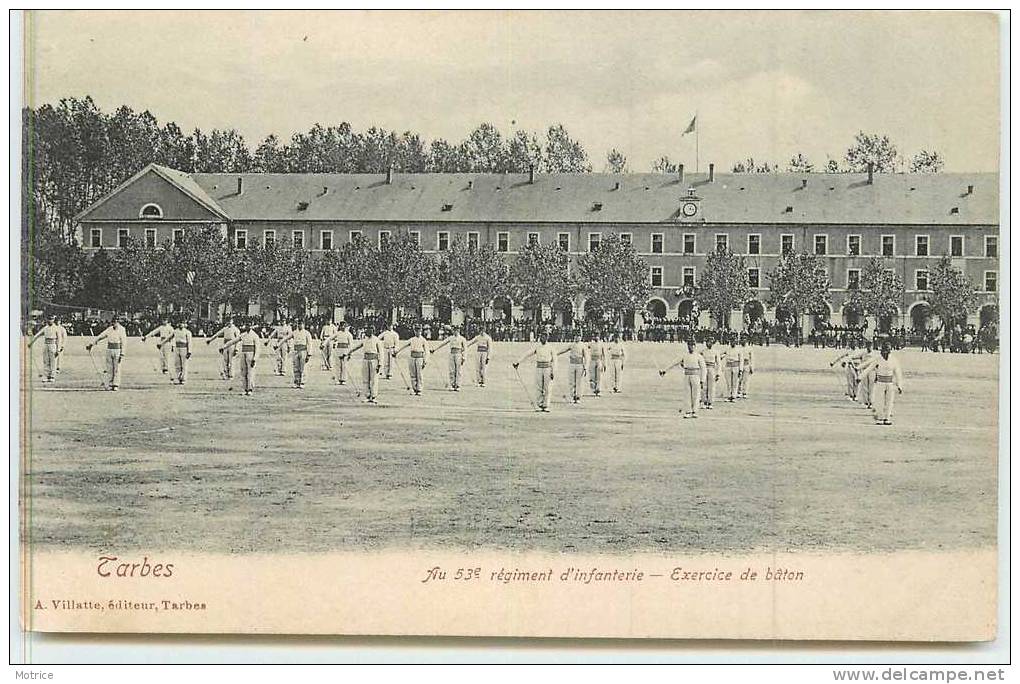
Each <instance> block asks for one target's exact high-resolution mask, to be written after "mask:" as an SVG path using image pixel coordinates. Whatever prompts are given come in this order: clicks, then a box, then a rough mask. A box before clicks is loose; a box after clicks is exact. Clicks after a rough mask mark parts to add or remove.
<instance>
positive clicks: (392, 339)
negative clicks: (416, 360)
mask: <svg viewBox="0 0 1020 684" xmlns="http://www.w3.org/2000/svg"><path fill="white" fill-rule="evenodd" d="M379 341H380V342H382V345H383V362H382V369H383V373H384V374H385V375H386V379H387V380H389V379H390V378H392V377H393V357H394V356H396V351H397V345H398V344H400V334H399V333H398V332H397V331H396V330H394V329H393V323H390V324H388V325H387V326H386V329H385V330H383V331H382V334H381V335H379Z"/></svg>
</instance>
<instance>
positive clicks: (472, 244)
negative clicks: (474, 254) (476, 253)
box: [468, 231, 478, 249]
mask: <svg viewBox="0 0 1020 684" xmlns="http://www.w3.org/2000/svg"><path fill="white" fill-rule="evenodd" d="M468 249H478V233H477V232H475V231H471V232H469V233H468Z"/></svg>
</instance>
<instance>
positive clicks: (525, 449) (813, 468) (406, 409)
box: [22, 338, 1000, 554]
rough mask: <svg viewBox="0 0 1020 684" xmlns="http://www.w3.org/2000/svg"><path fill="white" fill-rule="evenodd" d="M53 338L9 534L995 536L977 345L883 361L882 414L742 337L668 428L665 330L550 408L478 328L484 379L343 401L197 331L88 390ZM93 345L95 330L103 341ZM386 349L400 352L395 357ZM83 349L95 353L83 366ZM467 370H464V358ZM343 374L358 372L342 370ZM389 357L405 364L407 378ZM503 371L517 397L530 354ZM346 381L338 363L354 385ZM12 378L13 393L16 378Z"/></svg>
mask: <svg viewBox="0 0 1020 684" xmlns="http://www.w3.org/2000/svg"><path fill="white" fill-rule="evenodd" d="M84 344H85V340H82V339H81V338H69V339H68V341H67V346H66V352H65V355H64V359H63V372H62V373H61V374H60V375H59V376H58V379H57V382H56V383H53V384H43V383H42V382H41V378H40V377H38V375H39V373H40V372H41V369H42V361H41V354H42V344H39V345H36V348H35V349H34V350H33V352H34V362H33V363H31V364H29V363H28V362H27V360H26V362H25V364H23V366H22V372H23V383H24V384H23V392H22V401H23V402H26V404H27V406H28V408H29V411H28V414H27V416H26V421H24V422H23V424H22V429H23V430H24V429H25V428H27V429H28V434H29V435H30V440H31V446H30V448H29V449H27V450H26V451H24V452H23V457H24V459H25V460H24V462H23V464H22V487H23V490H24V496H23V502H24V509H23V512H22V515H23V520H22V530H23V535H29V536H30V542H31V543H32V544H33V545H35V546H42V547H46V548H53V549H72V548H73V549H91V550H94V551H96V552H111V551H126V550H148V551H152V550H161V549H180V550H188V551H208V552H226V553H240V554H247V553H263V552H281V551H288V552H302V551H315V552H320V551H335V550H345V549H369V550H371V549H379V550H382V549H393V548H396V549H400V548H445V549H454V550H456V549H469V550H482V549H511V550H520V551H526V550H536V551H546V552H566V553H573V552H576V553H614V552H616V553H629V552H636V551H640V552H653V553H654V552H657V551H662V552H702V551H703V552H722V551H736V550H739V551H770V550H771V551H789V550H800V551H811V550H829V549H831V550H853V551H865V552H873V551H886V550H899V549H925V550H932V551H937V550H941V549H945V550H949V549H960V548H976V547H982V546H990V545H992V544H994V543H995V531H996V507H997V504H996V482H997V477H996V467H997V466H996V443H997V433H998V428H997V421H998V417H997V393H998V383H997V371H998V363H999V360H1000V357H999V356H998V355H977V354H969V355H956V354H945V353H942V354H932V353H921V352H920V351H917V350H907V351H902V352H896V353H895V354H896V356H897V357H898V358H899V359H900V362H901V363H902V366H903V369H904V378H905V389H904V394H903V395H901V396H899V397H897V401H896V406H895V412H894V416H893V420H894V424H893V425H892V426H877V425H875V424H874V422H873V420H872V418H871V415H870V413H869V412H868V411H867V410H865V409H864V408H863V407H862V406H860V405H859V404H856V403H853V402H850V401H848V400H847V399H846V398H845V397H844V396H843V389H844V382H843V375H842V371H841V369H840V368H839V366H838V365H837V367H836V368H834V369H830V368H829V361H831V360H832V359H834V358H835V357H836V356H837V355H838V354H839V353H840V352H838V351H835V350H831V349H830V350H818V349H813V348H809V347H803V348H799V349H791V348H787V347H783V346H772V347H754V348H753V349H754V354H755V373H754V375H753V376H752V378H751V385H750V398H748V399H747V400H743V401H738V402H736V403H727V402H725V401H721V400H717V401H716V404H715V409H714V410H712V411H701V412H699V417H698V418H697V419H694V420H684V419H682V417H681V415H680V414H679V413H678V409H679V408H680V401H681V400H680V380H681V377H682V376H681V375H678V374H677V371H675V370H674V371H673V372H672V373H671V374H669V375H667V376H666V377H665V378H660V377H659V375H658V373H657V372H656V369H657V368H662V367H665V366H666V365H667V364H668V363H669V362H671V361H672V360H673V359H674V358H675V356H676V354H677V353H679V351H680V348H681V347H680V345H679V344H665V343H631V344H630V345H629V346H628V363H627V365H626V368H625V384H624V391H623V393H622V394H619V395H614V394H612V393H611V392H607V393H606V394H604V395H603V396H602V397H600V398H595V397H592V396H590V395H589V396H585V397H584V398H583V399H582V402H581V404H579V405H571V404H569V403H568V402H567V401H566V399H565V397H564V394H565V393H566V386H567V385H566V383H567V379H566V367H567V364H566V361H565V357H560V363H559V364H558V366H557V371H558V374H557V376H556V380H555V383H554V385H553V403H552V407H551V409H552V410H551V412H550V413H547V414H542V413H536V412H535V411H534V410H533V408H532V407H531V406H530V405H529V400H528V396H527V395H526V394H525V388H524V387H523V386H522V385H521V383H519V382H518V380H517V377H516V375H515V373H514V371H513V369H512V368H511V366H510V364H511V362H512V361H514V360H516V359H517V358H519V357H520V356H521V355H522V354H523V353H524V352H525V351H526V350H527V348H528V345H525V344H523V343H496V345H495V347H494V356H493V360H492V362H491V364H490V367H489V368H490V372H489V376H490V377H489V382H488V386H487V387H485V388H479V387H475V386H474V385H473V384H471V383H467V382H466V383H465V385H464V387H462V389H461V391H460V392H451V391H446V390H444V384H445V383H444V379H445V377H446V372H447V358H448V356H447V355H446V354H445V353H443V352H440V353H439V354H437V355H436V356H435V357H433V359H432V361H431V362H430V363H429V365H428V367H427V368H426V371H425V379H426V391H425V392H424V394H423V395H422V396H419V397H415V396H411V395H409V393H408V392H407V391H406V390H405V389H404V385H403V382H402V380H401V377H400V375H399V374H397V373H394V376H393V379H391V380H381V381H380V387H381V389H380V395H379V401H380V403H379V405H368V404H365V403H363V402H362V401H361V400H360V399H359V398H358V397H357V396H356V395H355V388H354V386H353V385H351V384H350V383H348V385H346V386H339V385H337V384H336V383H335V382H333V381H332V378H331V375H330V374H329V373H327V372H326V371H323V370H321V369H320V363H319V359H318V357H317V356H313V359H312V362H311V363H310V364H309V370H310V372H309V380H308V385H307V387H306V388H305V389H303V390H297V389H294V388H293V387H292V386H291V384H290V382H291V381H290V378H289V377H277V376H274V375H273V372H272V371H273V364H272V355H271V352H270V351H269V350H268V349H266V348H263V349H264V350H265V351H263V352H262V354H261V356H260V359H259V363H258V368H257V372H258V379H257V389H256V393H255V394H254V395H253V396H251V397H245V396H243V394H242V391H241V388H240V380H239V379H237V378H236V377H235V379H234V380H230V381H225V380H222V379H220V377H219V374H218V362H219V355H218V354H217V353H216V350H215V345H214V346H206V345H205V344H204V342H203V340H200V339H199V340H196V345H195V355H194V358H193V359H192V366H191V373H190V377H189V380H188V383H187V384H186V385H184V386H173V385H171V384H170V382H169V379H168V376H164V375H162V374H160V373H159V372H158V365H157V364H158V359H157V354H156V351H155V349H154V347H153V345H152V344H151V342H150V343H146V344H143V343H142V342H140V341H139V340H138V339H137V338H135V339H131V341H130V343H129V345H128V348H127V350H126V356H125V361H124V366H123V382H122V387H121V391H119V392H117V393H113V392H107V391H104V390H103V388H102V387H101V384H100V380H101V376H100V375H99V374H97V370H96V369H95V367H94V366H93V365H92V363H91V361H90V359H89V355H88V354H87V353H86V351H85V349H84ZM101 347H102V345H101ZM406 353H407V352H405V353H404V355H402V356H401V360H400V362H401V364H404V363H405V355H406ZM103 354H105V349H103V348H100V349H96V350H94V351H93V356H94V357H95V362H96V364H97V365H98V366H99V368H102V365H101V363H102V358H103ZM467 358H468V362H467V364H466V371H467V373H466V376H467V378H468V379H470V378H471V377H472V376H473V367H472V364H473V361H474V354H471V353H469V354H468V356H467ZM356 367H358V368H360V364H357V365H356ZM405 372H406V371H405ZM520 374H521V378H523V380H524V383H525V384H526V386H527V391H528V392H531V396H532V398H534V391H535V390H534V375H535V371H534V363H533V360H532V361H529V362H526V363H525V364H523V365H522V366H521V369H520ZM358 381H359V382H360V378H358ZM29 384H30V386H31V388H32V389H31V392H26V391H25V388H26V386H27V385H29Z"/></svg>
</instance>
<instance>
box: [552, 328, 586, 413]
mask: <svg viewBox="0 0 1020 684" xmlns="http://www.w3.org/2000/svg"><path fill="white" fill-rule="evenodd" d="M543 334H544V333H543ZM545 337H546V339H548V337H549V336H548V335H546V336H545ZM563 354H570V370H569V371H568V378H569V380H570V396H571V397H573V400H574V403H575V404H576V403H578V402H580V401H581V383H582V381H583V380H582V379H583V378H584V376H585V375H586V374H587V373H588V347H587V346H585V344H584V343H583V342H581V333H580V332H576V333H574V341H573V342H571V343H570V345H569V346H568V347H567V348H566V349H564V350H562V351H560V352H558V353H557V354H556V356H562V355H563Z"/></svg>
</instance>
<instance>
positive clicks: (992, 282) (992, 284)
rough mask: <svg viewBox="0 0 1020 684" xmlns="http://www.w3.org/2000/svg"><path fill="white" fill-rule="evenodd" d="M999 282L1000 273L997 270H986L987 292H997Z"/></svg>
mask: <svg viewBox="0 0 1020 684" xmlns="http://www.w3.org/2000/svg"><path fill="white" fill-rule="evenodd" d="M998 284H999V274H998V273H997V272H995V271H985V292H995V290H996V289H997V287H998Z"/></svg>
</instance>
